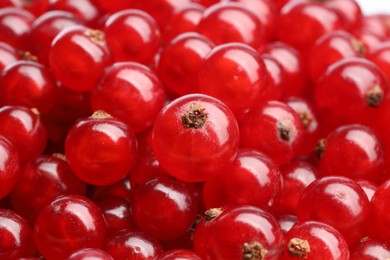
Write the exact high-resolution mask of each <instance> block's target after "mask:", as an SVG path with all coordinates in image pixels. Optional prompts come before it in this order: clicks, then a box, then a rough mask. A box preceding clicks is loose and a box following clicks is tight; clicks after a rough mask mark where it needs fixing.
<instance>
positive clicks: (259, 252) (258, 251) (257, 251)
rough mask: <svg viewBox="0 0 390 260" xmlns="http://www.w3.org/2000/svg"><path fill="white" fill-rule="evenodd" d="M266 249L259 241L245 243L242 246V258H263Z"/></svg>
mask: <svg viewBox="0 0 390 260" xmlns="http://www.w3.org/2000/svg"><path fill="white" fill-rule="evenodd" d="M267 253H268V251H267V249H265V248H264V247H263V245H262V244H261V243H259V242H251V243H245V244H244V248H243V254H244V257H243V258H242V259H243V260H263V259H265V256H266V254H267Z"/></svg>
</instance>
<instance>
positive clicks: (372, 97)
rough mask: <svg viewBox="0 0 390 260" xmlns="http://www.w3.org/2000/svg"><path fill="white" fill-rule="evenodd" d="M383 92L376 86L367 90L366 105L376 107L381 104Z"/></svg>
mask: <svg viewBox="0 0 390 260" xmlns="http://www.w3.org/2000/svg"><path fill="white" fill-rule="evenodd" d="M382 99H383V90H382V89H381V87H379V86H378V85H376V86H374V87H373V88H371V89H369V90H368V91H367V93H366V103H367V105H369V106H371V107H377V106H379V104H380V103H381V102H382Z"/></svg>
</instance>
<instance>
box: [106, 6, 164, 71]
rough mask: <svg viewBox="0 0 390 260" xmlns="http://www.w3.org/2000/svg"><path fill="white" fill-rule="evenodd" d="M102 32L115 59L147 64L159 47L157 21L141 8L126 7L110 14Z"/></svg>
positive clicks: (159, 38)
mask: <svg viewBox="0 0 390 260" xmlns="http://www.w3.org/2000/svg"><path fill="white" fill-rule="evenodd" d="M104 33H105V34H106V39H107V45H108V47H109V48H110V50H111V52H112V54H113V58H114V60H115V61H135V62H140V63H143V64H145V65H148V64H150V63H151V62H152V60H153V57H154V55H155V54H156V53H157V51H158V49H159V48H160V42H161V35H160V30H159V28H158V26H157V23H156V21H155V20H154V19H153V17H151V16H150V15H149V14H147V13H145V12H143V11H141V10H137V9H128V10H123V11H120V12H117V13H115V14H113V15H111V16H110V17H109V18H108V19H107V21H106V23H105V25H104Z"/></svg>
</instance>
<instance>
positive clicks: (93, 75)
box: [49, 26, 110, 92]
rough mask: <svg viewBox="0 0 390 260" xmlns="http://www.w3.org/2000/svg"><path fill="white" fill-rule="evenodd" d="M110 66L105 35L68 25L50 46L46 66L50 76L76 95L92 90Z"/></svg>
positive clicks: (100, 32) (97, 31)
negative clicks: (75, 92) (51, 73)
mask: <svg viewBox="0 0 390 260" xmlns="http://www.w3.org/2000/svg"><path fill="white" fill-rule="evenodd" d="M80 57H83V58H82V59H80ZM109 63H110V53H109V51H108V48H107V45H106V41H105V37H104V33H103V32H102V31H99V30H92V29H89V28H86V27H82V26H70V27H68V28H66V29H64V30H62V31H61V32H60V33H59V34H58V35H57V36H56V37H55V38H54V40H53V42H52V44H51V48H50V52H49V64H50V68H51V70H52V72H53V75H54V76H55V78H56V79H57V80H58V81H60V82H61V84H62V85H64V86H65V87H67V88H69V89H71V90H74V91H77V92H86V91H91V90H92V89H93V88H94V87H95V86H96V84H97V83H98V81H99V79H100V77H101V76H102V74H103V71H104V69H105V68H106V67H107V66H108V65H109Z"/></svg>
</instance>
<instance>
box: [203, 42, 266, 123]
mask: <svg viewBox="0 0 390 260" xmlns="http://www.w3.org/2000/svg"><path fill="white" fill-rule="evenodd" d="M267 80H268V73H267V69H266V67H265V65H264V62H263V60H262V59H261V56H260V54H259V53H258V52H257V51H256V50H254V49H252V48H251V47H249V46H247V45H245V44H240V43H228V44H223V45H219V46H217V47H216V48H214V49H213V50H212V51H211V52H210V53H209V54H208V55H207V56H206V57H205V59H204V62H203V64H202V67H201V69H200V71H199V88H200V91H201V92H202V93H204V94H207V95H211V96H213V97H215V98H218V99H220V100H221V101H222V102H224V103H225V104H226V105H227V106H228V107H229V108H230V109H231V110H232V111H233V113H234V114H235V116H236V117H237V119H238V120H240V118H242V116H243V115H244V114H246V113H247V112H248V111H249V110H250V109H251V108H252V107H254V106H255V105H256V104H258V101H259V98H260V97H261V95H262V93H263V91H264V90H265V89H266V88H267V84H268V83H267Z"/></svg>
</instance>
